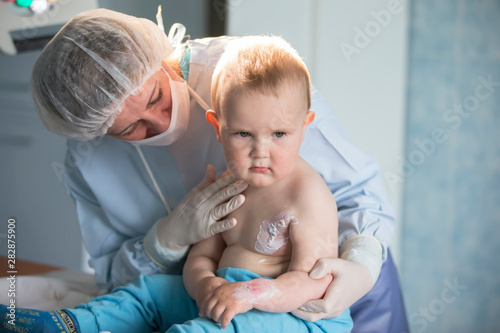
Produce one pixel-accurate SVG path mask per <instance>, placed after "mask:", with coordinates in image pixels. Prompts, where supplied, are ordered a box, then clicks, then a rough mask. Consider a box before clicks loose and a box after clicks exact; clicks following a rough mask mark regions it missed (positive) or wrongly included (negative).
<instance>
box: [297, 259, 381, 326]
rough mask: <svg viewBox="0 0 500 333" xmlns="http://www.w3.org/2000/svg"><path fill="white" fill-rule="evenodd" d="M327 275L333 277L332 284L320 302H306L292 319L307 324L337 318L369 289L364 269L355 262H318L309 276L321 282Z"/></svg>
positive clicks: (370, 286) (328, 260) (367, 274)
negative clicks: (295, 318)
mask: <svg viewBox="0 0 500 333" xmlns="http://www.w3.org/2000/svg"><path fill="white" fill-rule="evenodd" d="M327 274H332V275H333V281H332V283H330V286H329V287H328V289H327V290H326V294H325V296H324V297H323V299H318V300H312V301H309V302H307V303H306V304H304V305H302V306H301V307H300V308H299V309H298V310H295V311H293V312H292V313H293V315H294V316H296V317H299V318H300V319H304V320H307V321H316V320H320V319H330V318H335V317H338V316H339V315H340V314H342V312H344V311H345V310H347V308H349V307H350V306H351V305H352V304H354V302H356V301H357V300H358V299H360V298H361V297H363V296H364V295H365V294H366V293H367V292H368V291H370V289H371V288H372V286H373V282H372V277H371V275H370V271H369V270H368V268H367V267H366V266H364V265H362V264H358V263H356V262H349V261H346V260H343V259H338V258H326V259H320V260H318V262H317V263H316V265H315V266H314V268H313V270H312V271H311V273H310V274H309V276H310V277H311V278H313V279H321V278H322V277H324V276H326V275H327Z"/></svg>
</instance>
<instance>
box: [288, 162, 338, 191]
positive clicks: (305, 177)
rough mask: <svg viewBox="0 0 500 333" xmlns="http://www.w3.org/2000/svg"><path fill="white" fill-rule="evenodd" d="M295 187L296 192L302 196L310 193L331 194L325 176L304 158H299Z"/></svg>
mask: <svg viewBox="0 0 500 333" xmlns="http://www.w3.org/2000/svg"><path fill="white" fill-rule="evenodd" d="M299 162H300V163H299V167H298V168H297V171H296V174H295V177H294V182H293V185H292V186H293V187H294V190H295V193H297V194H298V195H301V196H306V195H308V194H310V193H318V194H322V195H328V194H330V195H331V192H330V190H329V189H328V187H327V185H326V183H325V181H324V180H323V178H322V177H321V176H320V175H319V174H318V173H317V172H316V170H314V169H313V167H311V166H310V165H309V164H308V163H307V162H306V161H304V160H303V159H300V160H299Z"/></svg>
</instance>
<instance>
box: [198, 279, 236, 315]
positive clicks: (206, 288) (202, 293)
mask: <svg viewBox="0 0 500 333" xmlns="http://www.w3.org/2000/svg"><path fill="white" fill-rule="evenodd" d="M227 283H229V282H227V280H226V279H223V278H221V277H218V276H210V277H206V278H204V279H202V280H201V281H200V282H199V283H198V289H197V292H196V304H197V305H198V307H199V308H200V309H203V307H202V304H204V303H205V302H206V300H207V299H208V298H209V297H210V296H211V295H212V292H213V291H214V290H215V289H217V288H219V287H220V286H222V285H223V284H227ZM201 313H202V311H201V310H200V317H203V315H202V314H201Z"/></svg>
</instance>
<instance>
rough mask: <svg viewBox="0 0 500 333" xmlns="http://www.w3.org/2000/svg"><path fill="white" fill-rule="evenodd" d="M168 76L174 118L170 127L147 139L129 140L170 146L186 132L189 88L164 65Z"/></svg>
mask: <svg viewBox="0 0 500 333" xmlns="http://www.w3.org/2000/svg"><path fill="white" fill-rule="evenodd" d="M161 69H163V71H164V72H165V74H167V76H168V82H169V84H170V93H171V94H172V118H171V119H170V125H169V126H168V129H167V130H166V131H165V132H163V133H161V134H158V135H155V136H152V137H150V138H147V139H142V140H136V141H129V140H125V141H127V142H130V143H132V144H134V145H145V146H168V145H170V144H172V143H173V142H175V141H177V140H178V139H179V138H180V137H181V136H182V135H183V134H184V133H185V132H186V129H187V127H188V123H189V114H190V105H189V102H190V101H189V90H188V86H187V83H186V81H184V80H182V81H174V80H172V79H171V78H170V75H168V73H167V71H165V69H164V68H163V67H162V68H161Z"/></svg>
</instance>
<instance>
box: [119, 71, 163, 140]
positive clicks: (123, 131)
mask: <svg viewBox="0 0 500 333" xmlns="http://www.w3.org/2000/svg"><path fill="white" fill-rule="evenodd" d="M157 85H158V80H157V81H156V82H155V86H154V87H153V91H151V95H150V96H149V100H148V104H146V109H147V108H148V107H149V105H150V104H151V99H152V98H153V95H154V94H155V91H156V86H157ZM159 95H160V97H161V91H160V94H159ZM153 102H154V101H153ZM135 124H136V123H135V122H134V123H132V124H130V125H128V126H127V127H125V128H124V129H123V130H121V131H120V132H118V133H109V134H111V135H114V136H120V135H122V134H123V133H125V132H127V130H128V129H130V128H131V127H132V126H134V125H135Z"/></svg>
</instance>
